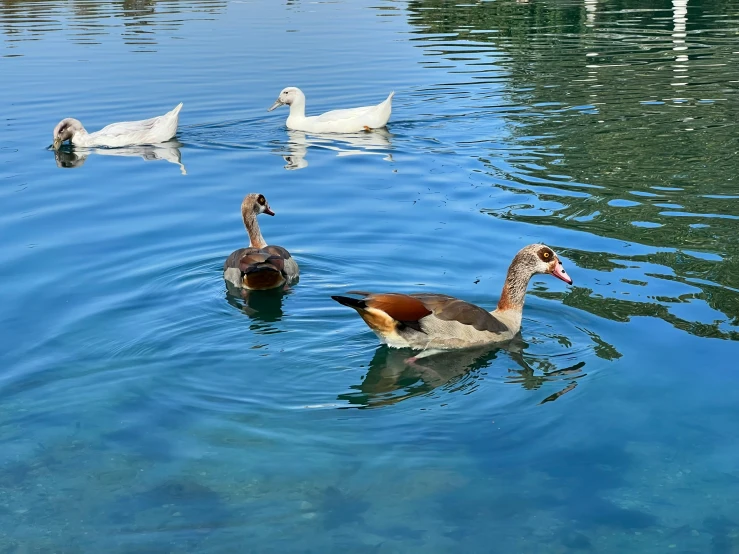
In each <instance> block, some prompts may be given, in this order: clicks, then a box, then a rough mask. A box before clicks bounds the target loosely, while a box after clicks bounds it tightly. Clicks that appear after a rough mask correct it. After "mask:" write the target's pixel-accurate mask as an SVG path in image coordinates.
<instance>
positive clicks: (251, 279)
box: [243, 263, 285, 290]
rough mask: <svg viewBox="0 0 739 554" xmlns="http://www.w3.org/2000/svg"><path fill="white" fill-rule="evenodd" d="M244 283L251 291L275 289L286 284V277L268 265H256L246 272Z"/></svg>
mask: <svg viewBox="0 0 739 554" xmlns="http://www.w3.org/2000/svg"><path fill="white" fill-rule="evenodd" d="M243 279H244V283H245V284H246V288H248V289H250V290H268V289H274V288H277V287H279V286H280V285H283V284H284V283H285V276H284V275H283V274H282V272H281V271H280V270H279V269H277V268H276V267H275V266H273V265H271V264H268V263H259V264H254V265H252V266H250V267H248V268H246V271H244V277H243Z"/></svg>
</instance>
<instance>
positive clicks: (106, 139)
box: [52, 102, 182, 150]
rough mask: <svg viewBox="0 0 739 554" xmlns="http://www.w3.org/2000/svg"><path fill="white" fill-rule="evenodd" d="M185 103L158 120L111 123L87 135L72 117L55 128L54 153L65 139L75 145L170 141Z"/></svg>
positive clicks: (116, 145)
mask: <svg viewBox="0 0 739 554" xmlns="http://www.w3.org/2000/svg"><path fill="white" fill-rule="evenodd" d="M181 109H182V102H180V103H179V104H177V106H175V108H174V109H173V110H172V111H170V112H168V113H165V114H164V115H160V116H157V117H152V118H151V119H143V120H141V121H122V122H120V123H111V124H110V125H108V126H107V127H103V128H102V129H100V130H99V131H95V132H94V133H88V132H87V130H86V129H85V128H84V127H83V126H82V123H80V121H79V120H77V119H74V118H72V117H68V118H66V119H62V120H61V121H60V122H59V124H58V125H57V126H56V127H55V128H54V135H53V137H54V144H53V145H52V147H53V148H54V150H59V147H60V146H61V145H62V143H63V142H64V141H65V140H69V141H70V142H71V143H72V144H73V145H75V146H83V147H93V146H108V147H119V146H133V145H138V144H158V143H160V142H167V141H168V140H169V139H171V138H172V137H174V136H175V135H176V134H177V125H178V124H179V116H180V110H181Z"/></svg>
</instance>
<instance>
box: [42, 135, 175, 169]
mask: <svg viewBox="0 0 739 554" xmlns="http://www.w3.org/2000/svg"><path fill="white" fill-rule="evenodd" d="M180 146H182V143H181V142H178V141H169V142H165V143H162V144H157V145H150V144H147V145H141V146H123V147H121V148H73V147H70V146H63V147H61V148H60V149H59V150H57V151H55V152H54V158H55V159H56V165H57V167H63V168H73V167H81V166H82V165H84V163H85V161H86V160H87V158H88V156H89V155H90V154H92V153H95V154H99V155H101V156H127V157H134V158H143V159H144V160H146V161H152V160H166V161H168V162H170V163H173V164H175V165H178V166H179V167H180V173H182V174H183V175H187V170H186V169H185V166H184V164H183V163H182V153H181V152H180Z"/></svg>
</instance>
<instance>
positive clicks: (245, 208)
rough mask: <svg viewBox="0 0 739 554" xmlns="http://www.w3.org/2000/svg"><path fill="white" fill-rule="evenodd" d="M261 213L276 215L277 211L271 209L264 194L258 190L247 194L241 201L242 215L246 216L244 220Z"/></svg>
mask: <svg viewBox="0 0 739 554" xmlns="http://www.w3.org/2000/svg"><path fill="white" fill-rule="evenodd" d="M259 214H267V215H275V212H273V211H272V210H271V208H270V207H269V202H267V199H266V198H265V197H264V195H263V194H259V193H257V192H252V193H250V194H247V195H246V196H245V197H244V201H243V202H242V203H241V215H243V216H244V220H247V219H251V218H253V217H256V216H258V215H259Z"/></svg>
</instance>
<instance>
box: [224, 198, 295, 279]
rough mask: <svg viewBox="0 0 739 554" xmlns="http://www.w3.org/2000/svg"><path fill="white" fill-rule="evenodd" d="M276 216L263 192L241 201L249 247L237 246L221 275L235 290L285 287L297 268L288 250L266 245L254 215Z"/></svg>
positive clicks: (293, 276) (293, 277)
mask: <svg viewBox="0 0 739 554" xmlns="http://www.w3.org/2000/svg"><path fill="white" fill-rule="evenodd" d="M259 214H267V215H275V213H274V212H273V211H272V210H271V209H270V207H269V204H268V203H267V199H266V198H265V197H264V195H262V194H257V193H254V192H253V193H251V194H247V195H246V197H245V198H244V201H243V202H242V203H241V217H242V218H243V219H244V226H245V227H246V232H247V233H248V234H249V247H248V248H239V249H238V250H236V251H235V252H233V253H232V254H231V255H230V256H229V257H228V258H227V259H226V262H225V263H224V264H223V278H224V279H226V281H228V282H229V283H231V284H232V285H233V286H235V287H236V288H238V289H246V290H267V289H274V288H277V287H281V286H285V287H287V286H288V285H290V284H291V283H293V282H294V281H296V280H297V278H298V275H299V274H300V271H299V269H298V264H297V262H296V261H295V260H294V259H293V258H292V256H290V252H288V251H287V250H285V249H284V248H283V247H282V246H268V245H267V242H266V241H265V240H264V238H263V237H262V232H261V231H260V230H259V224H258V223H257V215H259Z"/></svg>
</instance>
